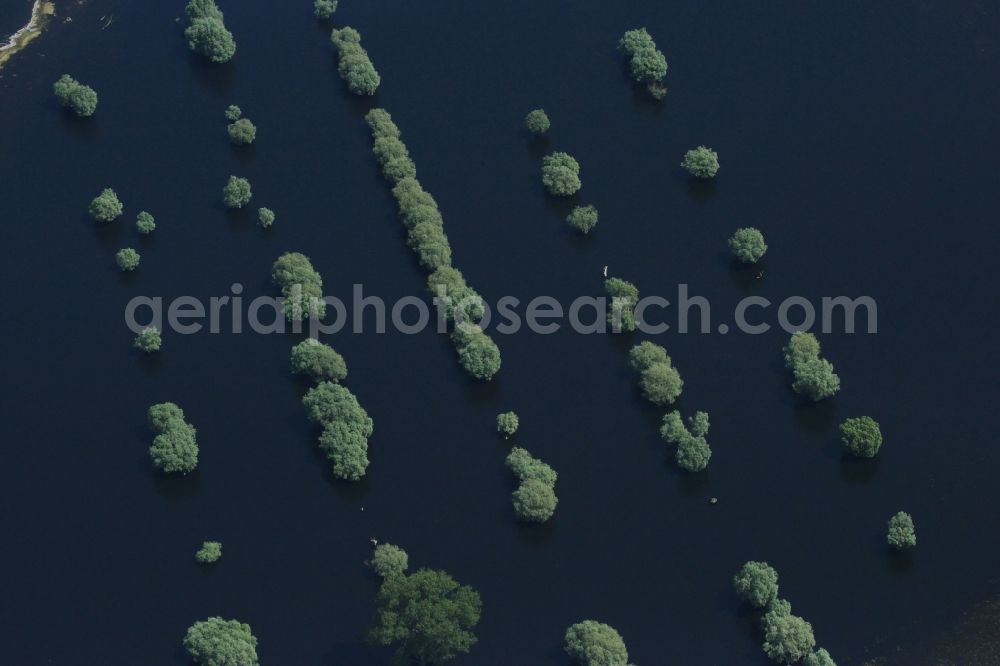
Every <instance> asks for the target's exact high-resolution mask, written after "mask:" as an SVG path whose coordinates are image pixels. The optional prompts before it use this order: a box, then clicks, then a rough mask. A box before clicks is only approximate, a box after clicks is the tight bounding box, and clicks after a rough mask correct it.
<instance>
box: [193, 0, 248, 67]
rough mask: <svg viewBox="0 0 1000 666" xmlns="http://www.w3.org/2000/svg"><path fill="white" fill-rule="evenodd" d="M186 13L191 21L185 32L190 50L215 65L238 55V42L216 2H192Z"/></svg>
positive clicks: (202, 0) (206, 0) (201, 0)
mask: <svg viewBox="0 0 1000 666" xmlns="http://www.w3.org/2000/svg"><path fill="white" fill-rule="evenodd" d="M185 12H186V13H187V17H188V20H189V21H190V23H189V25H188V27H187V29H186V30H184V37H185V38H186V39H187V42H188V48H189V49H191V50H192V51H194V52H195V53H198V54H200V55H203V56H205V57H206V58H208V59H209V60H211V61H212V62H214V63H223V62H229V61H230V60H231V59H232V57H233V56H234V55H236V40H234V39H233V33H231V32H229V30H227V29H226V24H225V20H224V17H223V15H222V12H221V11H220V10H219V8H218V7H217V6H216V4H215V1H214V0H190V2H188V4H187V7H186V8H185Z"/></svg>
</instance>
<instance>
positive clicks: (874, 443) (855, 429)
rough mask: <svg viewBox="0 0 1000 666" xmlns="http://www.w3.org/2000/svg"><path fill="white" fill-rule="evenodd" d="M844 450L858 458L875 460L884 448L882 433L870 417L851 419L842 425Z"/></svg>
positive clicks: (841, 434)
mask: <svg viewBox="0 0 1000 666" xmlns="http://www.w3.org/2000/svg"><path fill="white" fill-rule="evenodd" d="M840 440H841V441H842V442H843V443H844V448H846V449H847V450H848V452H850V453H851V454H852V455H855V456H857V457H858V458H874V457H875V455H876V454H877V453H878V451H879V449H880V448H882V431H881V429H879V426H878V422H877V421H876V420H875V419H873V418H871V417H870V416H858V417H856V418H850V419H847V420H846V421H844V422H843V423H841V424H840Z"/></svg>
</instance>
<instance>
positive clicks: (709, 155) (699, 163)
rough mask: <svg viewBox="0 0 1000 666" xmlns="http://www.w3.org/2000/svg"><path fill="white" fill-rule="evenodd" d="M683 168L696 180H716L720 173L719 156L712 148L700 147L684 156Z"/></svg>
mask: <svg viewBox="0 0 1000 666" xmlns="http://www.w3.org/2000/svg"><path fill="white" fill-rule="evenodd" d="M681 166H682V167H684V168H685V169H687V170H688V173H690V174H691V175H692V176H695V177H696V178H714V177H715V174H717V173H718V172H719V154H718V153H716V152H715V151H714V150H712V149H711V148H706V147H705V146H698V147H697V148H692V149H691V150H689V151H687V152H686V153H685V154H684V160H683V161H682V162H681Z"/></svg>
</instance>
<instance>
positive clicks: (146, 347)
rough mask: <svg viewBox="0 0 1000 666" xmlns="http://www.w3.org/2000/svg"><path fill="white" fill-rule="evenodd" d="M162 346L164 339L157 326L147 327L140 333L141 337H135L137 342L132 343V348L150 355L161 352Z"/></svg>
mask: <svg viewBox="0 0 1000 666" xmlns="http://www.w3.org/2000/svg"><path fill="white" fill-rule="evenodd" d="M162 344H163V338H162V336H161V335H160V329H158V328H156V327H155V326H147V327H146V328H144V329H142V331H140V332H139V335H137V336H135V341H134V342H133V343H132V346H133V347H135V348H136V349H139V350H141V351H143V352H145V353H147V354H150V353H152V352H156V351H160V347H161V346H162Z"/></svg>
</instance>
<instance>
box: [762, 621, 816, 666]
mask: <svg viewBox="0 0 1000 666" xmlns="http://www.w3.org/2000/svg"><path fill="white" fill-rule="evenodd" d="M815 646H816V638H815V637H814V636H813V630H812V625H811V624H809V623H808V622H806V621H805V620H803V619H802V618H801V617H799V616H797V615H791V614H788V615H785V614H779V615H775V616H771V615H770V614H768V615H766V616H765V624H764V653H765V654H766V655H767V656H768V657H770V658H771V659H772V660H774V661H776V662H778V663H779V664H795V663H797V662H799V661H800V660H801V659H803V658H804V657H806V656H807V655H809V654H810V653H811V652H812V649H813V648H814V647H815Z"/></svg>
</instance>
